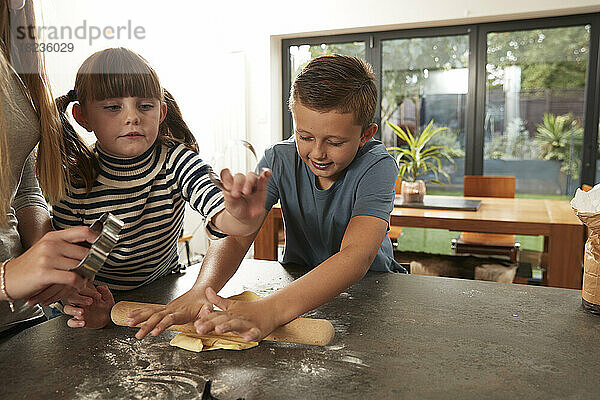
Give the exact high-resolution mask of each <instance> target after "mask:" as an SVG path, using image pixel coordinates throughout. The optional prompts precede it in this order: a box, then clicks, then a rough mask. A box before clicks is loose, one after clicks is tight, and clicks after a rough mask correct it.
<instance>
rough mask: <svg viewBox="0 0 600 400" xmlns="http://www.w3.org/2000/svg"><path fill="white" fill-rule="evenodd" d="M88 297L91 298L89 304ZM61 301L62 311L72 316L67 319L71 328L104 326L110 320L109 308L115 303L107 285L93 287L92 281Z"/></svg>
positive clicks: (98, 327) (97, 327)
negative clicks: (62, 303)
mask: <svg viewBox="0 0 600 400" xmlns="http://www.w3.org/2000/svg"><path fill="white" fill-rule="evenodd" d="M89 299H93V301H92V302H91V304H90V302H89ZM63 301H64V303H65V304H66V305H65V307H64V310H63V311H64V313H65V314H67V315H70V316H72V317H73V318H71V319H70V320H68V321H67V325H68V326H70V327H71V328H84V327H85V328H90V329H100V328H104V327H105V326H106V325H107V324H108V323H109V322H110V310H111V309H112V307H113V306H114V305H115V299H114V298H113V295H112V293H111V292H110V290H109V289H108V286H98V287H94V285H93V284H92V283H89V284H88V285H87V286H86V287H84V288H83V289H81V290H80V291H79V293H78V294H74V295H73V296H71V297H70V298H68V299H64V300H63ZM82 303H83V304H82Z"/></svg>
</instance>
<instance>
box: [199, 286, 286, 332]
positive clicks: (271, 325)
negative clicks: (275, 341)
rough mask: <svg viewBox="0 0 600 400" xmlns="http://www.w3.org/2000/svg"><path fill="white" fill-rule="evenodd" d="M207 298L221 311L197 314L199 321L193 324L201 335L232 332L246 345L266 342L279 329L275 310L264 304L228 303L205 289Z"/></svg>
mask: <svg viewBox="0 0 600 400" xmlns="http://www.w3.org/2000/svg"><path fill="white" fill-rule="evenodd" d="M206 298H207V299H208V300H210V302H211V303H213V304H214V305H215V306H217V307H219V308H220V309H221V310H223V311H209V310H204V311H202V312H201V313H200V318H198V320H197V321H196V322H194V327H195V328H196V332H198V334H200V335H205V334H207V333H209V332H212V331H215V333H216V334H218V335H222V334H223V333H225V332H233V333H235V334H237V335H239V336H241V337H242V338H243V339H244V340H245V341H246V342H252V341H259V340H261V339H263V338H265V337H266V336H267V335H268V334H269V333H271V332H272V331H273V330H274V329H275V328H277V326H278V324H277V322H275V316H274V312H273V311H274V310H272V309H270V307H268V306H267V303H266V302H265V301H264V300H258V301H240V300H230V299H226V298H223V297H221V296H219V295H217V294H216V293H215V291H214V290H213V289H212V288H207V289H206Z"/></svg>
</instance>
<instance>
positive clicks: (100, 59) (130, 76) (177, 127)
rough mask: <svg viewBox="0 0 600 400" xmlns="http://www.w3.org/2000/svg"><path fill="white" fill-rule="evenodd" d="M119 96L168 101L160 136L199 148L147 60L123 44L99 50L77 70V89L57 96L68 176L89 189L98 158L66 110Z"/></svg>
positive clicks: (160, 138)
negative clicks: (72, 105)
mask: <svg viewBox="0 0 600 400" xmlns="http://www.w3.org/2000/svg"><path fill="white" fill-rule="evenodd" d="M116 97H141V98H153V99H158V100H160V101H161V102H163V103H165V104H166V105H167V115H166V117H165V119H164V121H163V122H162V123H161V124H160V126H159V129H158V139H157V140H158V141H159V142H160V143H163V144H166V145H168V146H172V145H174V144H175V143H182V144H184V145H185V146H187V147H188V148H190V149H191V150H193V151H195V152H198V144H197V143H196V139H195V138H194V135H192V132H191V131H190V129H189V128H188V126H187V124H186V123H185V122H184V121H183V117H182V116H181V111H180V109H179V106H178V105H177V103H176V102H175V100H174V99H173V97H172V96H171V94H170V93H169V92H168V91H166V90H165V89H163V88H162V86H161V85H160V81H159V79H158V75H157V74H156V72H155V71H154V69H153V68H152V67H151V66H150V64H149V63H148V61H146V60H145V59H144V58H143V57H142V56H140V55H139V54H137V53H135V52H133V51H131V50H129V49H126V48H122V47H120V48H111V49H105V50H102V51H99V52H97V53H94V54H92V55H91V56H90V57H88V58H87V59H86V60H85V61H84V62H83V64H82V65H81V67H80V68H79V71H77V77H76V78H75V89H74V90H71V91H69V93H68V94H66V95H64V96H61V97H59V98H57V99H56V104H57V106H58V110H59V113H60V119H61V123H62V127H63V139H64V142H65V152H64V154H63V163H64V164H65V168H66V169H67V170H68V171H70V176H69V178H70V179H71V180H72V181H73V182H75V183H78V184H82V185H85V187H86V188H87V190H88V192H89V191H90V190H91V189H92V186H93V184H94V181H95V180H96V178H97V177H98V174H99V166H98V160H97V159H96V156H95V155H94V153H93V152H92V150H91V149H90V148H89V147H88V146H87V145H86V144H85V142H84V141H83V140H82V138H81V137H80V136H79V135H78V134H77V132H76V131H75V129H74V128H73V126H72V125H71V123H70V122H69V118H68V116H67V113H66V111H67V108H68V106H69V104H71V103H72V102H75V101H78V102H79V104H81V106H82V107H85V105H86V104H87V103H89V102H91V101H100V100H104V99H110V98H116Z"/></svg>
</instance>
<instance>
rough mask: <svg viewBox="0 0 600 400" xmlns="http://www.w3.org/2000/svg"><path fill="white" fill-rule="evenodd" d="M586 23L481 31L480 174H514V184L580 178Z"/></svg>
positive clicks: (569, 182) (536, 187)
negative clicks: (484, 48) (482, 104)
mask: <svg viewBox="0 0 600 400" xmlns="http://www.w3.org/2000/svg"><path fill="white" fill-rule="evenodd" d="M590 30H591V26H590V25H589V24H587V25H580V26H569V27H563V28H542V29H533V30H524V31H520V30H519V31H508V32H490V33H488V34H487V41H486V42H487V62H486V65H485V70H486V92H485V101H486V103H485V120H484V131H483V132H484V164H483V172H484V174H486V175H514V176H516V177H517V185H518V190H519V191H521V192H529V193H540V194H555V195H568V194H571V193H573V192H574V191H575V189H577V187H578V186H579V177H580V174H581V155H582V146H583V121H584V112H585V109H584V100H585V83H586V76H587V68H588V55H589V49H590V46H589V44H590Z"/></svg>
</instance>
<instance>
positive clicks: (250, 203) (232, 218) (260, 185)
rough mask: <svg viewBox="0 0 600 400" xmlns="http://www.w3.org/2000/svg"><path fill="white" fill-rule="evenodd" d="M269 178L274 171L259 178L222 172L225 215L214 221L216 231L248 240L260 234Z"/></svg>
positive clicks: (262, 173) (266, 170)
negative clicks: (219, 230) (248, 236)
mask: <svg viewBox="0 0 600 400" xmlns="http://www.w3.org/2000/svg"><path fill="white" fill-rule="evenodd" d="M270 177H271V170H270V169H266V168H265V169H263V170H262V171H261V173H260V175H257V174H255V173H254V172H248V173H247V174H246V175H244V174H235V175H231V172H230V171H229V169H224V170H223V171H221V182H222V183H223V186H224V188H225V190H223V196H224V197H225V212H224V213H220V214H218V215H217V217H216V220H215V221H214V223H215V225H216V226H217V228H219V229H221V230H222V231H223V232H225V233H228V234H230V235H234V236H247V235H250V234H252V233H254V232H256V231H258V229H259V228H260V226H261V224H262V221H263V218H264V216H265V212H266V210H265V201H266V199H267V183H268V182H269V178H270Z"/></svg>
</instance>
